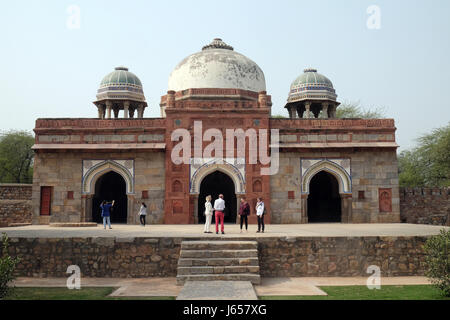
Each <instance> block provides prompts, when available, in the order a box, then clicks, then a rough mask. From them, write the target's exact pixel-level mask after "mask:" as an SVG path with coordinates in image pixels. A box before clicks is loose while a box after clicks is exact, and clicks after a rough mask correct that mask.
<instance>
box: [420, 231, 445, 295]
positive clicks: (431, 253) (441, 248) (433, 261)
mask: <svg viewBox="0 0 450 320" xmlns="http://www.w3.org/2000/svg"><path fill="white" fill-rule="evenodd" d="M424 249H425V266H426V268H427V269H426V271H425V275H426V276H427V277H428V278H430V279H431V282H432V283H433V284H434V285H435V286H436V287H437V288H439V290H441V292H442V294H443V295H444V296H447V297H450V230H445V229H442V230H441V232H440V234H439V235H436V236H433V237H431V238H430V239H428V240H427V242H426V243H425V246H424Z"/></svg>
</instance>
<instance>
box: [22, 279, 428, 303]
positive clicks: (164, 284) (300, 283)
mask: <svg viewBox="0 0 450 320" xmlns="http://www.w3.org/2000/svg"><path fill="white" fill-rule="evenodd" d="M66 281H67V279H66V278H17V279H16V281H15V282H14V284H15V285H16V286H17V287H65V286H66ZM366 281H367V278H366V277H299V278H261V284H260V285H255V286H254V291H255V292H256V295H257V296H289V295H326V293H325V292H323V291H322V290H320V288H318V286H346V285H366ZM187 283H189V282H187ZM209 283H212V281H210V282H209ZM411 284H430V282H429V281H428V279H427V278H425V277H382V278H381V285H382V286H383V285H411ZM200 285H203V284H200ZM81 286H82V287H83V286H84V287H117V288H118V289H117V290H116V291H114V292H113V293H112V294H111V296H116V297H151V296H153V297H155V296H159V297H161V296H171V297H176V296H178V297H179V295H180V293H182V296H181V298H180V299H187V298H193V297H194V298H195V299H200V300H206V299H208V297H213V296H214V299H216V300H217V299H219V298H218V297H216V296H215V294H214V292H213V290H210V289H211V288H210V287H206V284H205V287H204V289H202V288H201V287H200V288H198V287H197V289H195V290H194V287H192V288H191V286H192V285H191V284H190V285H189V286H188V287H185V288H186V289H187V290H191V291H192V294H187V293H186V291H184V292H183V286H177V284H176V278H174V277H173V278H134V279H130V278H127V279H122V278H81ZM213 286H214V285H213ZM228 287H230V285H228ZM247 287H248V286H247ZM230 288H231V287H230ZM215 290H216V291H219V290H217V288H216V289H215ZM230 290H231V289H230ZM230 290H228V291H226V292H229V294H227V295H225V296H226V297H228V296H230V298H229V299H236V298H237V296H235V295H232V293H231V291H230ZM241 290H242V296H241V297H242V298H239V299H245V298H248V299H249V298H250V297H251V292H249V289H248V288H247V289H246V286H245V285H242V286H241ZM224 292H225V291H224ZM216 293H217V292H216ZM231 295H232V297H231Z"/></svg>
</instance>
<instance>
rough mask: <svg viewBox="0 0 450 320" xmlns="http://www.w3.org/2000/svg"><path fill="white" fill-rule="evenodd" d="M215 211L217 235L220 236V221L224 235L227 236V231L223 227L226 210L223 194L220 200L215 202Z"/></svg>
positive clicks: (220, 195)
mask: <svg viewBox="0 0 450 320" xmlns="http://www.w3.org/2000/svg"><path fill="white" fill-rule="evenodd" d="M214 210H215V211H216V234H219V220H220V227H221V230H222V234H225V230H224V227H223V219H224V214H223V211H224V210H225V200H223V194H219V199H216V201H214Z"/></svg>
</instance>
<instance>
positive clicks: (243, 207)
mask: <svg viewBox="0 0 450 320" xmlns="http://www.w3.org/2000/svg"><path fill="white" fill-rule="evenodd" d="M211 199H212V198H211V196H207V197H206V202H205V212H204V215H205V218H206V221H205V227H204V230H203V232H204V233H212V232H211V231H210V228H211V219H212V216H213V212H214V213H215V218H216V234H219V223H220V230H221V231H222V234H225V230H224V225H223V221H224V210H225V200H224V199H223V194H219V198H218V199H216V201H214V207H213V205H212V204H211ZM255 210H256V217H257V218H258V231H256V232H264V215H265V213H266V210H265V207H264V202H263V201H262V199H261V198H257V202H256V207H255ZM249 215H250V205H249V204H248V202H247V200H246V198H245V197H242V198H241V204H240V206H239V216H240V224H241V233H242V227H243V225H244V224H245V231H246V232H248V216H249Z"/></svg>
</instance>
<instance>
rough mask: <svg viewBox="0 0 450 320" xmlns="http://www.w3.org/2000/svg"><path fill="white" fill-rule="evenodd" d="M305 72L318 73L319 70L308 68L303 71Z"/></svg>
mask: <svg viewBox="0 0 450 320" xmlns="http://www.w3.org/2000/svg"><path fill="white" fill-rule="evenodd" d="M303 72H317V69H314V68H306V69H304V70H303Z"/></svg>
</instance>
